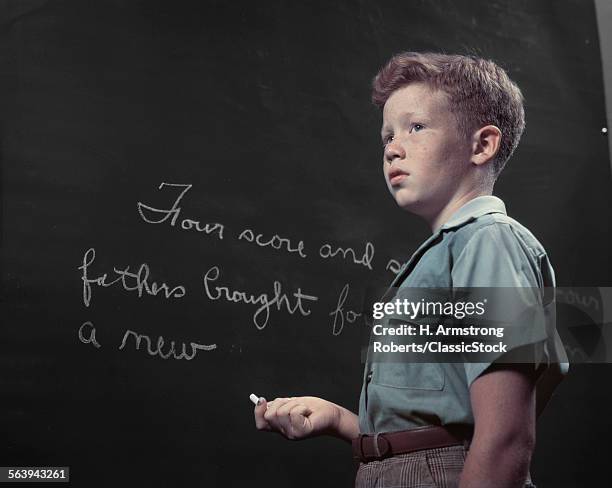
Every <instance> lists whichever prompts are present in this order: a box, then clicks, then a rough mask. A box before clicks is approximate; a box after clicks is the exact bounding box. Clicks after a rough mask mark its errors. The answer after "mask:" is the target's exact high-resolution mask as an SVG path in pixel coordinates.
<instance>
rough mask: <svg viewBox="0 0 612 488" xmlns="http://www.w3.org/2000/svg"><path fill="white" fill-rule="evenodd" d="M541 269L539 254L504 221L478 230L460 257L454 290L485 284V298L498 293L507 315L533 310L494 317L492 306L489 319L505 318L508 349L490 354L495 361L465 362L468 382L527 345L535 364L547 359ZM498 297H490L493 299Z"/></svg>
mask: <svg viewBox="0 0 612 488" xmlns="http://www.w3.org/2000/svg"><path fill="white" fill-rule="evenodd" d="M539 273H540V271H539V266H538V264H537V258H536V257H534V255H533V253H532V252H531V251H530V250H529V249H527V248H526V247H525V244H524V243H523V242H521V241H520V240H519V237H518V236H516V235H515V234H514V232H513V230H512V229H511V227H510V226H509V225H507V224H501V223H493V224H491V225H487V226H485V227H483V228H480V229H478V230H477V231H476V232H475V233H474V234H473V235H472V236H470V238H469V240H468V241H467V243H466V244H465V246H464V247H463V249H461V251H460V252H459V254H458V256H456V258H455V259H454V262H453V265H452V269H451V278H452V283H453V288H467V289H470V288H479V289H480V291H479V293H481V294H484V295H485V296H486V295H487V294H488V295H494V296H495V298H496V300H495V303H503V304H504V306H503V307H502V308H503V310H500V311H501V314H502V315H504V314H512V313H514V312H516V311H517V310H524V311H527V313H523V314H518V315H516V316H512V318H510V315H508V317H505V316H504V317H501V316H500V315H497V316H495V317H493V315H489V310H487V315H488V316H487V319H491V318H494V319H498V320H500V322H504V325H505V328H504V337H503V339H502V342H503V343H504V344H506V345H507V349H508V352H507V353H499V354H497V355H495V354H491V355H488V356H487V360H489V359H490V361H489V362H478V363H468V362H466V363H464V367H465V373H466V378H467V383H468V386H470V385H471V384H472V382H473V381H474V380H475V379H476V378H477V377H478V376H479V375H481V374H482V373H483V372H484V371H485V370H486V369H487V368H488V367H489V366H490V365H491V364H493V362H496V361H497V360H498V359H499V358H500V357H502V356H505V358H506V360H507V359H508V356H509V355H511V354H512V351H515V352H516V350H517V349H518V348H521V349H520V351H521V355H522V356H521V357H524V356H523V355H524V354H525V353H526V352H527V354H532V355H533V358H534V361H533V362H534V363H535V367H537V366H538V364H539V363H540V362H541V359H542V355H543V353H544V351H543V350H544V341H545V340H546V325H545V323H543V321H545V317H544V315H543V314H542V313H540V312H542V310H543V307H542V298H541V293H540V292H539V284H540V283H542V278H541V276H539ZM496 288H498V289H499V290H495V289H496ZM483 289H484V290H483ZM468 293H469V292H468ZM480 296H482V295H480ZM493 301H494V300H489V302H490V303H491V302H493ZM496 312H497V311H496ZM496 312H491V314H494V313H496ZM506 319H508V320H506ZM530 357H531V356H530Z"/></svg>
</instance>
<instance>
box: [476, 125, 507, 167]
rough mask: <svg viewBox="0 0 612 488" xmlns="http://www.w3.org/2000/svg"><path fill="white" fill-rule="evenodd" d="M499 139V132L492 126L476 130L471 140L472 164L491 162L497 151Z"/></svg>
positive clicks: (500, 135)
mask: <svg viewBox="0 0 612 488" xmlns="http://www.w3.org/2000/svg"><path fill="white" fill-rule="evenodd" d="M501 138H502V133H501V130H499V128H498V127H496V126H494V125H485V126H484V127H481V128H480V129H478V130H477V131H476V132H475V133H474V137H473V138H472V157H471V161H472V163H474V164H478V165H480V164H485V163H487V162H488V161H491V160H493V158H495V155H496V154H497V152H498V151H499V146H500V144H501Z"/></svg>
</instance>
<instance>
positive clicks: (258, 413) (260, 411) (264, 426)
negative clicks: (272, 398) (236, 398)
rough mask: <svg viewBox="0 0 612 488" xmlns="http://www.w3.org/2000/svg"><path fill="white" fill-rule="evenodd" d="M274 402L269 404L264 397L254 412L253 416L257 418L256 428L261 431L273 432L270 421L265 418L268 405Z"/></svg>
mask: <svg viewBox="0 0 612 488" xmlns="http://www.w3.org/2000/svg"><path fill="white" fill-rule="evenodd" d="M271 404H272V402H270V403H268V402H267V401H266V399H265V398H264V397H261V398H260V399H259V402H258V403H257V405H255V408H254V410H253V414H254V416H255V427H257V429H259V430H272V428H271V427H270V424H269V423H268V421H267V420H266V419H265V418H264V414H265V413H266V410H267V409H268V405H271Z"/></svg>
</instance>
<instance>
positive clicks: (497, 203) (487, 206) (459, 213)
mask: <svg viewBox="0 0 612 488" xmlns="http://www.w3.org/2000/svg"><path fill="white" fill-rule="evenodd" d="M490 213H501V214H504V215H507V213H506V205H504V202H503V201H502V200H501V199H499V198H497V197H494V196H493V195H484V196H481V197H476V198H474V199H472V200H470V201H469V202H467V203H465V204H463V206H461V207H459V209H457V210H456V211H455V213H453V214H452V215H451V216H450V218H449V219H448V220H447V221H446V222H445V223H444V224H443V225H442V226H441V227H440V229H438V230H440V231H441V230H444V229H452V228H453V227H460V226H462V225H464V224H466V223H467V222H469V221H471V220H475V219H477V218H478V217H482V216H483V215H486V214H490ZM436 234H437V232H436Z"/></svg>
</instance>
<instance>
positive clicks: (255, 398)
mask: <svg viewBox="0 0 612 488" xmlns="http://www.w3.org/2000/svg"><path fill="white" fill-rule="evenodd" d="M249 398H250V399H251V401H252V402H253V403H254V404H255V405H257V402H258V401H259V397H258V396H257V395H255V393H251V394H250V395H249Z"/></svg>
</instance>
